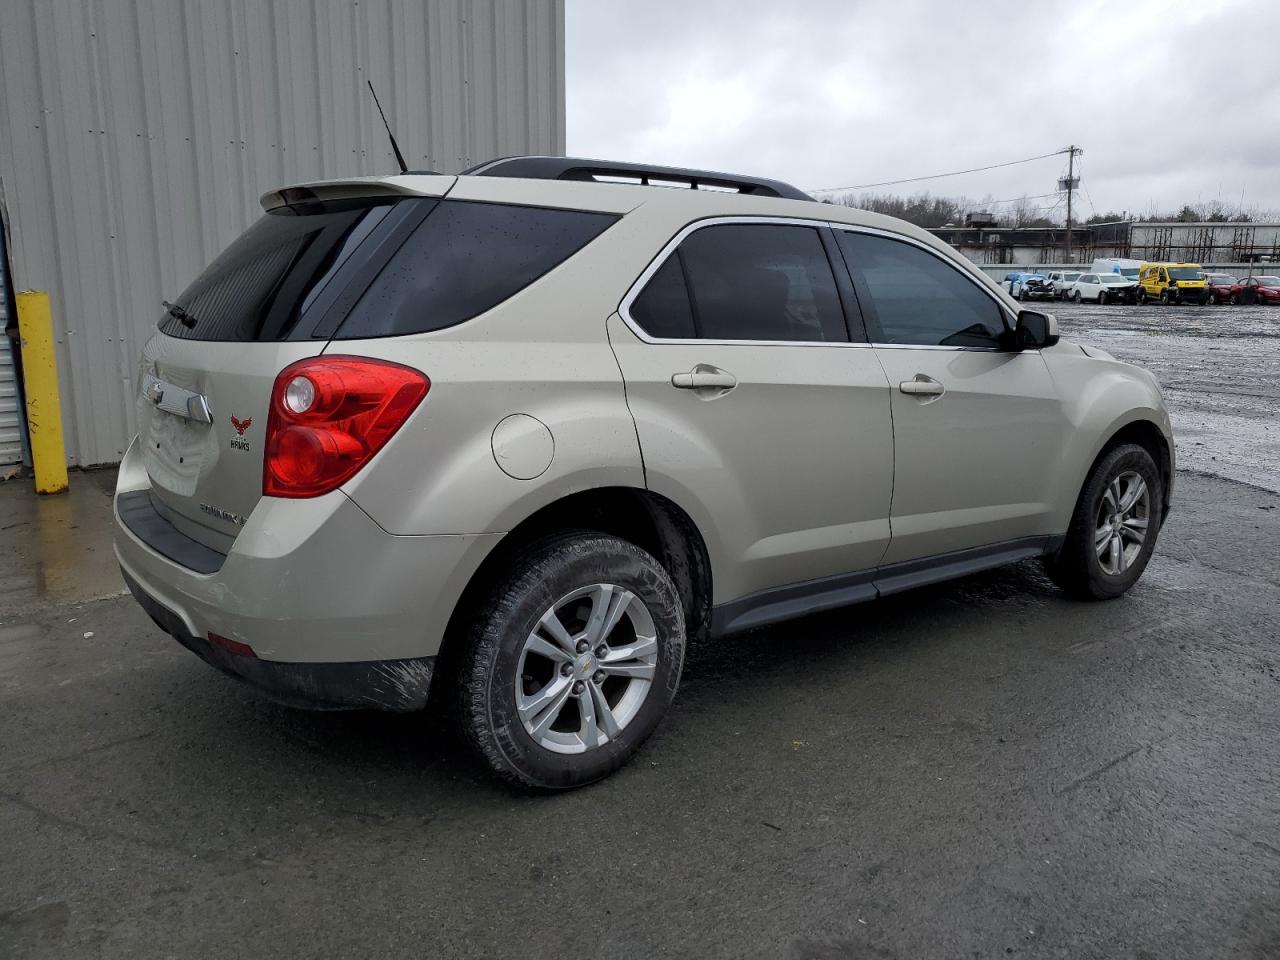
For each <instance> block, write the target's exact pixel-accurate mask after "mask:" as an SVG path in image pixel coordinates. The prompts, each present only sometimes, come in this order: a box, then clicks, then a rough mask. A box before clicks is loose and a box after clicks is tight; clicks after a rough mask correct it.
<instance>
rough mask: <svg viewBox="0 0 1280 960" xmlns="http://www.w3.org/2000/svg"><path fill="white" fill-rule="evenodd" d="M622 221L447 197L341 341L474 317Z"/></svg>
mask: <svg viewBox="0 0 1280 960" xmlns="http://www.w3.org/2000/svg"><path fill="white" fill-rule="evenodd" d="M617 219H618V218H617V217H616V216H613V215H612V214H604V213H584V212H581V211H577V210H551V209H546V208H543V207H522V206H514V205H508V204H496V203H475V202H471V201H466V200H442V201H441V202H440V203H438V204H437V205H436V208H435V210H433V211H432V212H431V214H430V216H428V217H427V218H426V220H424V221H423V222H422V225H421V226H419V227H418V229H417V230H415V231H414V233H413V235H412V236H411V237H410V238H409V239H408V240H406V241H405V243H404V245H403V246H402V247H401V248H400V249H399V250H398V251H396V253H395V255H394V256H393V257H392V258H391V260H390V262H388V263H387V265H386V266H385V267H384V268H383V270H382V272H381V273H380V274H379V275H378V278H377V279H376V280H375V281H374V282H373V284H372V285H371V286H370V287H369V290H368V291H367V292H366V293H365V295H364V296H363V297H362V298H361V299H360V302H359V303H357V304H356V306H355V308H354V309H353V310H352V311H351V315H350V316H349V317H348V318H347V320H346V321H345V322H344V323H343V324H342V326H341V327H340V328H339V329H338V333H337V336H338V337H339V338H341V339H351V338H355V337H383V336H389V335H395V334H405V333H422V332H424V331H427V330H440V329H442V328H443V327H448V326H452V325H453V324H455V323H461V322H462V321H463V320H469V319H471V318H472V317H474V316H477V315H479V314H481V313H484V312H485V311H486V310H489V309H490V308H492V307H494V306H497V305H498V304H499V303H501V302H502V301H503V300H506V299H507V298H508V297H511V296H512V295H514V294H516V293H518V292H519V291H520V290H523V289H524V288H525V287H526V286H528V285H529V284H530V283H532V282H533V281H534V280H537V279H538V278H539V277H541V276H542V275H543V274H544V273H546V272H547V271H548V270H551V269H552V268H553V267H555V266H557V265H558V264H560V263H561V262H562V261H564V260H566V259H568V258H569V257H571V256H573V254H575V253H577V252H578V250H580V249H581V248H582V247H583V246H585V245H586V244H587V243H588V242H590V241H591V240H592V239H594V238H595V237H596V236H597V235H599V233H600V232H601V231H602V230H604V229H605V228H606V227H608V226H609V225H610V224H612V223H613V222H614V221H616V220H617Z"/></svg>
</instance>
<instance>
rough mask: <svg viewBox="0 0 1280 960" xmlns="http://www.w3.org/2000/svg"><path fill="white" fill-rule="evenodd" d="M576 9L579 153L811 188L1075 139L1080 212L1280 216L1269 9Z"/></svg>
mask: <svg viewBox="0 0 1280 960" xmlns="http://www.w3.org/2000/svg"><path fill="white" fill-rule="evenodd" d="M565 6H566V34H567V63H566V74H567V77H566V85H567V99H568V151H569V153H570V154H571V155H585V156H593V157H605V158H610V159H626V160H637V161H649V162H653V163H664V164H672V165H677V166H690V167H709V168H713V169H723V170H731V171H740V172H744V173H755V174H760V175H763V176H770V177H776V178H778V179H782V180H787V181H789V182H791V183H794V184H795V185H796V186H799V187H801V188H802V189H813V188H818V187H842V186H847V185H855V184H865V183H871V182H875V181H882V180H895V179H899V178H903V177H914V176H921V175H925V174H933V173H944V172H947V171H951V170H960V169H967V168H971V167H977V166H981V165H985V164H991V163H999V162H1002V161H1006V160H1017V159H1020V158H1022V157H1031V156H1035V155H1038V154H1044V153H1048V152H1050V151H1052V150H1057V149H1059V148H1061V147H1065V146H1067V144H1069V143H1076V144H1079V145H1080V146H1082V147H1083V148H1084V151H1085V152H1084V155H1083V156H1082V157H1080V158H1079V160H1078V161H1077V162H1078V163H1079V165H1080V171H1079V172H1080V175H1081V177H1082V187H1083V191H1082V193H1081V194H1080V195H1079V199H1080V201H1081V203H1080V207H1079V210H1080V211H1081V215H1082V216H1088V215H1089V214H1090V213H1091V212H1093V211H1094V210H1097V211H1099V212H1102V211H1104V210H1116V211H1121V210H1128V211H1130V212H1135V211H1136V212H1138V213H1145V212H1148V211H1149V210H1151V209H1153V208H1155V209H1158V210H1160V211H1165V210H1171V209H1176V207H1177V206H1178V205H1180V204H1182V203H1184V202H1193V203H1194V202H1197V201H1211V200H1214V199H1219V198H1220V199H1221V200H1223V201H1224V202H1226V203H1228V204H1230V205H1233V206H1234V205H1235V204H1237V203H1239V202H1240V199H1241V195H1242V194H1243V198H1244V206H1245V207H1246V208H1252V207H1258V208H1263V209H1267V210H1271V211H1280V2H1276V0H1253V2H1248V0H1218V2H1215V0H1196V2H1194V3H1192V2H1187V3H1181V2H1170V0H1163V2H1150V3H1148V2H1140V0H1123V2H1118V0H1117V2H1103V0H1093V2H1088V0H1085V2H1071V3H1053V4H1050V3H1047V2H1046V3H1041V2H1030V3H1029V2H1027V0H1022V2H1017V3H1004V2H987V3H981V2H976V0H965V2H961V0H874V2H867V0H789V2H788V0H781V2H777V0H775V2H769V3H764V2H758V0H679V2H674V0H644V2H641V0H630V2H622V0H567V2H566V4H565ZM1065 172H1066V157H1065V155H1064V156H1061V157H1052V158H1050V159H1046V160H1038V161H1036V162H1034V163H1027V164H1022V165H1019V166H1014V167H1006V168H1003V169H999V170H991V171H987V172H985V173H975V174H968V175H965V176H959V177H949V178H946V179H940V180H932V181H928V182H926V183H921V184H906V185H903V186H897V187H886V188H882V191H883V192H904V193H906V192H918V191H924V190H928V191H929V192H931V193H934V194H941V195H946V196H967V197H970V198H972V199H974V200H980V199H982V198H983V197H994V198H995V199H997V200H1000V199H1005V198H1013V197H1018V196H1020V195H1022V194H1027V195H1036V194H1045V193H1050V192H1052V191H1053V190H1054V189H1055V187H1056V180H1057V178H1058V177H1059V176H1060V175H1063V174H1065ZM1056 199H1057V198H1055V197H1047V198H1043V199H1039V200H1036V201H1035V202H1036V204H1037V205H1039V204H1048V205H1052V204H1054V203H1055V202H1056ZM1061 214H1062V209H1061V207H1059V208H1058V209H1056V210H1055V211H1054V215H1056V216H1058V217H1061Z"/></svg>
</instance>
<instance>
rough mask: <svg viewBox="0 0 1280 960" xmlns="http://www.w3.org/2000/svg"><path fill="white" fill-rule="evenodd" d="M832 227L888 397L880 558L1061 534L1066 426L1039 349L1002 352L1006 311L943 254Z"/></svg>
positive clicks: (896, 558)
mask: <svg viewBox="0 0 1280 960" xmlns="http://www.w3.org/2000/svg"><path fill="white" fill-rule="evenodd" d="M837 235H838V237H839V241H840V246H841V249H842V250H843V251H844V253H845V258H846V261H847V262H848V264H849V267H850V270H851V272H852V273H853V275H854V280H855V284H856V285H857V288H858V296H859V300H860V302H861V303H862V305H863V313H864V316H865V317H866V319H867V326H868V330H869V331H870V335H871V337H872V339H873V340H874V341H875V342H876V353H877V355H878V356H879V358H880V362H881V364H882V365H883V367H884V370H885V373H886V375H887V376H888V379H889V385H890V395H891V397H892V400H891V404H892V410H893V432H894V451H895V452H894V487H893V507H892V512H891V522H892V526H893V539H892V542H891V543H890V545H889V549H888V551H887V552H886V554H885V557H884V562H885V563H886V564H890V563H895V562H899V561H905V560H915V559H919V558H923V557H931V556H937V555H941V554H945V553H950V552H953V551H956V550H963V549H967V548H971V547H980V546H987V545H992V544H997V543H1004V542H1007V541H1011V540H1018V539H1021V538H1024V537H1033V536H1042V535H1044V534H1047V533H1051V532H1054V531H1052V530H1051V529H1050V523H1051V517H1052V513H1053V505H1052V504H1050V503H1049V502H1048V499H1049V491H1050V490H1051V489H1053V488H1054V487H1055V486H1056V485H1055V484H1053V483H1052V482H1051V476H1050V471H1051V470H1052V464H1053V463H1054V462H1055V460H1056V457H1055V456H1054V454H1056V452H1057V451H1058V450H1059V449H1060V448H1061V443H1062V442H1063V440H1064V439H1065V437H1066V434H1067V432H1068V430H1069V428H1070V425H1069V424H1068V423H1067V422H1066V419H1065V417H1064V414H1063V412H1062V408H1061V404H1060V403H1059V400H1058V396H1057V392H1056V390H1055V388H1054V384H1053V381H1052V379H1051V378H1050V376H1049V371H1048V368H1047V366H1046V365H1045V362H1044V359H1043V358H1042V357H1041V356H1040V353H1039V351H1025V352H1011V351H1007V350H1004V349H1002V347H1003V346H1004V345H1005V338H1004V331H1005V329H1006V320H1005V317H1006V316H1007V314H1006V312H1005V310H1004V307H1003V306H1002V305H1001V304H1000V303H999V301H998V300H997V299H996V297H995V296H994V295H993V294H992V293H991V292H990V291H988V290H987V289H985V288H984V287H983V286H982V285H980V283H979V281H978V280H977V279H976V278H972V277H970V276H968V275H967V274H966V273H965V272H963V271H962V270H961V268H959V267H958V266H956V265H953V264H952V263H951V262H949V260H948V259H947V258H946V257H944V256H943V255H942V254H940V253H936V252H934V251H932V250H930V249H928V248H926V247H925V246H923V245H918V244H916V243H914V242H911V241H908V240H905V239H894V238H890V237H888V236H885V235H880V234H875V233H869V232H862V231H852V230H840V231H838V232H837ZM1058 532H1061V531H1058Z"/></svg>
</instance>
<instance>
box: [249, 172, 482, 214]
mask: <svg viewBox="0 0 1280 960" xmlns="http://www.w3.org/2000/svg"><path fill="white" fill-rule="evenodd" d="M457 179H458V178H457V177H453V176H445V175H442V174H413V173H410V174H402V175H400V176H396V177H351V178H350V179H347V180H321V181H317V182H315V183H300V184H297V185H296V186H292V187H281V188H280V189H278V190H268V191H267V192H266V193H264V194H263V195H262V197H261V198H260V199H259V202H260V203H261V204H262V209H263V210H274V209H275V208H276V207H286V206H291V205H293V204H297V203H311V202H315V201H317V200H352V199H357V198H372V197H443V196H444V195H445V194H446V193H448V192H449V188H450V187H452V186H453V185H454V183H455V182H456V181H457Z"/></svg>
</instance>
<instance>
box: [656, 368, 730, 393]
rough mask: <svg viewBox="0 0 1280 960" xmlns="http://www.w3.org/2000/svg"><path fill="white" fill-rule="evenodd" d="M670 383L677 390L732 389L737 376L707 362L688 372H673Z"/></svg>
mask: <svg viewBox="0 0 1280 960" xmlns="http://www.w3.org/2000/svg"><path fill="white" fill-rule="evenodd" d="M671 385H672V386H673V387H675V388H676V389H677V390H720V391H724V390H732V389H733V388H734V387H736V386H737V385H738V378H737V377H735V376H734V375H733V374H732V373H730V372H729V371H728V370H721V369H720V368H719V367H713V366H712V365H711V364H709V363H700V364H698V365H697V366H696V367H694V368H693V369H692V370H690V371H689V372H688V373H673V374H672V375H671Z"/></svg>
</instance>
